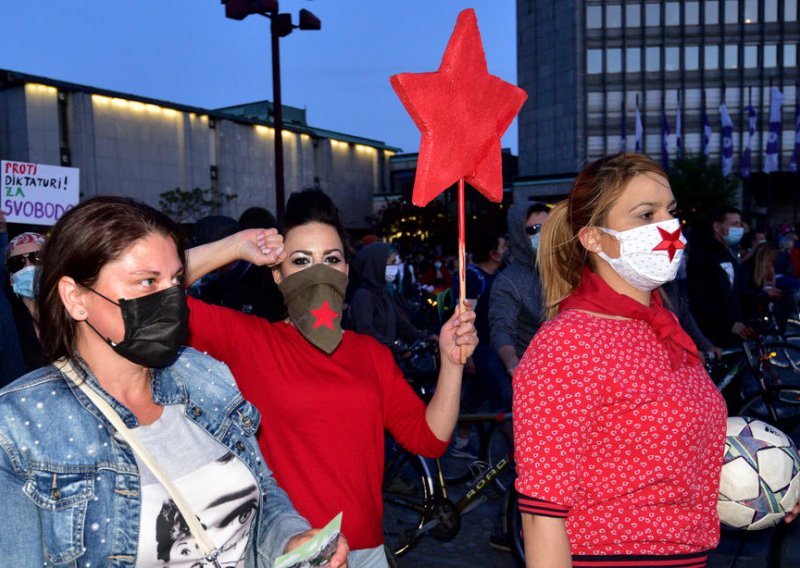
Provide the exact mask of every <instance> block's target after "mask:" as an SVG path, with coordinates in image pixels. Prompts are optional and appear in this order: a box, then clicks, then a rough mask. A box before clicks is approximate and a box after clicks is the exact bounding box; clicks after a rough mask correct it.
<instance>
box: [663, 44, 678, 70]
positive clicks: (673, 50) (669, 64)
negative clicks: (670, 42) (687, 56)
mask: <svg viewBox="0 0 800 568" xmlns="http://www.w3.org/2000/svg"><path fill="white" fill-rule="evenodd" d="M680 68H681V48H680V47H667V48H666V49H664V70H665V71H678V70H679V69H680Z"/></svg>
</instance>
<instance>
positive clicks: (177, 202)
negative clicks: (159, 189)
mask: <svg viewBox="0 0 800 568" xmlns="http://www.w3.org/2000/svg"><path fill="white" fill-rule="evenodd" d="M236 197H237V196H236V194H235V193H234V194H232V195H227V194H225V193H221V192H219V191H217V190H215V189H213V188H206V189H201V188H199V187H195V188H194V189H191V190H187V191H184V190H182V189H181V188H180V187H176V188H175V189H172V190H170V191H165V192H163V193H162V194H160V196H159V198H158V203H159V206H160V207H161V210H162V211H163V212H164V213H166V214H167V215H169V216H170V217H172V218H173V219H174V220H175V221H177V222H178V223H190V222H193V221H197V220H198V219H201V218H203V217H205V216H206V215H210V214H211V213H213V212H214V211H216V210H217V209H219V208H220V207H222V206H223V205H224V204H226V203H228V202H229V201H232V200H234V199H236Z"/></svg>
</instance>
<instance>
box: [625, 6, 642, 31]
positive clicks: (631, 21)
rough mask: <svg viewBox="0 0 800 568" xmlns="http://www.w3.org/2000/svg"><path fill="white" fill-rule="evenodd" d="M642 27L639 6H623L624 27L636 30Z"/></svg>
mask: <svg viewBox="0 0 800 568" xmlns="http://www.w3.org/2000/svg"><path fill="white" fill-rule="evenodd" d="M641 25H642V10H641V6H639V4H627V5H626V6H625V27H627V28H638V27H641Z"/></svg>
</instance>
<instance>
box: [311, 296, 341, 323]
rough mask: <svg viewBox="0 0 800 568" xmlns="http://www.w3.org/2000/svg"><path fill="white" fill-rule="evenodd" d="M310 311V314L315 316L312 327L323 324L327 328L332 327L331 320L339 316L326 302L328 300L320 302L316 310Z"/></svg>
mask: <svg viewBox="0 0 800 568" xmlns="http://www.w3.org/2000/svg"><path fill="white" fill-rule="evenodd" d="M310 311H311V315H312V316H314V317H315V318H317V319H316V321H315V322H314V329H317V328H318V327H322V326H323V325H324V326H325V327H327V328H329V329H333V320H335V319H336V318H338V317H339V314H337V313H336V312H334V311H333V310H332V309H331V306H330V304H328V300H325V301H324V302H322V305H321V306H320V307H318V308H317V309H316V310H310Z"/></svg>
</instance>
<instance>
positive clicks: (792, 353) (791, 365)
mask: <svg viewBox="0 0 800 568" xmlns="http://www.w3.org/2000/svg"><path fill="white" fill-rule="evenodd" d="M764 349H765V350H766V351H767V352H771V353H774V354H775V355H774V357H772V358H771V359H770V360H769V363H770V365H771V366H772V369H773V370H774V372H775V377H776V378H777V379H778V381H779V382H780V384H781V385H783V386H800V347H798V346H796V345H792V344H789V343H774V344H770V345H765V346H764Z"/></svg>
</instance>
